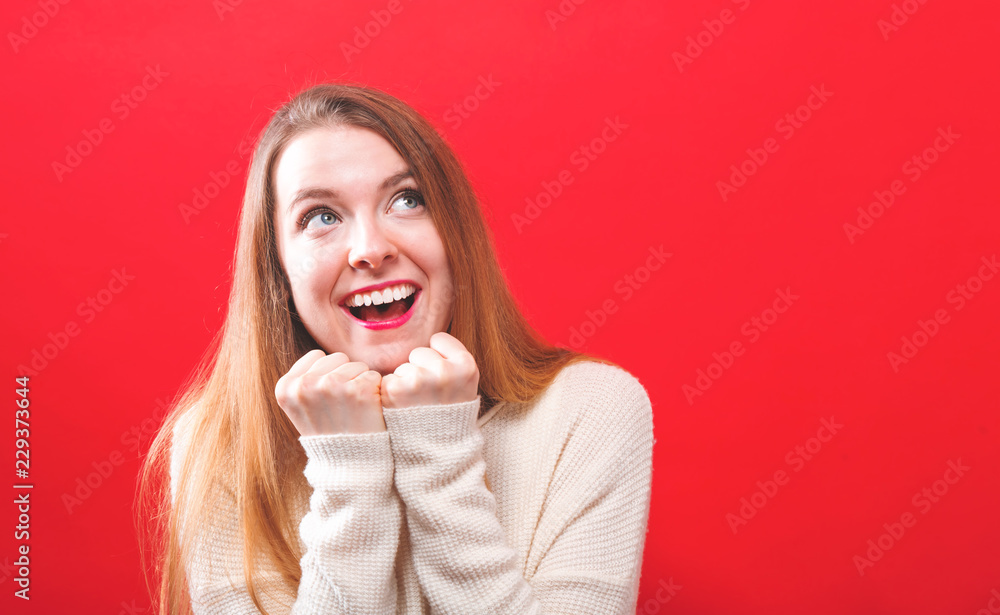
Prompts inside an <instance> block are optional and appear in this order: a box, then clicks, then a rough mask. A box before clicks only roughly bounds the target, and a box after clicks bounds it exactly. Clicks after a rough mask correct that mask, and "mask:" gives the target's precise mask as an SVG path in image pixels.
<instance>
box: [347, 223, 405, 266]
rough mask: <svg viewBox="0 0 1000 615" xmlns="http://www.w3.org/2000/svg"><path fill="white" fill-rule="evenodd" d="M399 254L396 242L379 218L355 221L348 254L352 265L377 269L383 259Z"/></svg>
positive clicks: (392, 257)
mask: <svg viewBox="0 0 1000 615" xmlns="http://www.w3.org/2000/svg"><path fill="white" fill-rule="evenodd" d="M397 254H398V250H397V248H396V245H395V243H394V242H393V241H392V240H391V238H390V237H389V235H388V234H387V233H386V232H385V229H384V228H382V225H381V223H380V222H379V221H378V220H361V219H358V220H356V221H355V225H354V228H353V229H352V232H351V249H350V254H349V255H348V261H349V262H350V264H351V267H354V268H355V269H364V268H366V267H367V268H372V269H377V268H378V267H381V266H382V261H384V260H385V259H387V258H388V259H394V258H396V255H397Z"/></svg>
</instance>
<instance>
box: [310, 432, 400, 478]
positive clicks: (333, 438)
mask: <svg viewBox="0 0 1000 615" xmlns="http://www.w3.org/2000/svg"><path fill="white" fill-rule="evenodd" d="M299 443H301V444H302V448H304V449H305V451H306V457H307V461H306V467H305V472H304V473H305V476H306V479H307V480H308V481H309V484H310V485H311V486H312V487H313V488H320V487H331V486H332V485H333V484H337V485H340V486H346V485H349V484H355V483H356V484H359V485H363V484H366V483H367V484H368V485H369V486H372V484H378V483H382V484H391V483H392V474H393V463H392V449H391V448H390V446H389V434H388V432H385V431H382V432H377V433H363V434H320V435H316V436H300V437H299Z"/></svg>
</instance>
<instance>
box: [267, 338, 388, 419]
mask: <svg viewBox="0 0 1000 615" xmlns="http://www.w3.org/2000/svg"><path fill="white" fill-rule="evenodd" d="M381 382H382V376H381V375H380V374H379V373H378V372H376V371H374V370H370V369H368V366H367V365H366V364H364V363H361V362H359V361H353V362H352V361H350V360H349V359H348V358H347V355H346V354H344V353H342V352H335V353H333V354H330V355H328V354H325V353H324V352H323V351H322V350H319V349H316V350H310V351H309V352H307V353H306V354H304V355H302V357H301V358H300V359H299V360H298V361H296V362H295V365H293V366H292V368H291V369H290V370H288V373H287V374H285V375H284V376H282V377H281V378H279V379H278V383H277V384H276V385H275V387H274V396H275V398H277V400H278V405H279V406H281V409H282V410H284V411H285V414H287V415H288V418H289V419H291V421H292V424H293V425H295V428H296V429H298V430H299V434H300V435H303V436H316V435H320V434H336V433H372V432H378V431H385V421H384V420H383V419H382V401H381V398H380V391H379V389H380V386H381Z"/></svg>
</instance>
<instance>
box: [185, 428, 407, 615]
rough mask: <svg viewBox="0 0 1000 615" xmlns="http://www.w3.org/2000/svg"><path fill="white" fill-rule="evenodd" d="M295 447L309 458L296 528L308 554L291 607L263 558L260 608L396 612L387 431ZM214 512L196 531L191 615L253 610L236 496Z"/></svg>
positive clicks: (396, 509)
mask: <svg viewBox="0 0 1000 615" xmlns="http://www.w3.org/2000/svg"><path fill="white" fill-rule="evenodd" d="M175 434H176V432H175ZM175 442H177V439H176V436H175ZM299 442H300V443H301V444H302V446H303V448H304V449H305V451H306V455H307V462H306V467H305V472H304V473H305V477H306V479H307V481H308V482H309V484H310V486H311V487H312V488H313V492H312V495H311V496H310V498H309V509H308V512H306V514H305V516H304V517H303V518H302V521H301V522H300V524H299V534H300V536H301V538H302V542H303V544H304V545H305V548H306V550H305V553H304V555H303V557H302V559H301V560H300V565H301V568H302V577H301V579H300V582H299V586H298V589H297V594H296V596H295V598H294V603H293V604H291V610H290V611H289V604H288V602H289V601H290V600H291V597H289V596H288V595H287V594H286V593H282V591H281V587H280V575H279V574H278V573H277V571H276V570H274V569H273V568H272V567H270V566H269V565H268V562H262V565H261V568H260V573H261V574H260V580H261V586H262V589H263V590H264V591H263V593H261V594H259V595H260V598H261V600H262V602H263V605H264V607H265V609H267V611H268V612H271V613H279V612H280V613H288V612H291V613H292V614H293V615H298V614H306V613H309V614H314V613H351V614H354V613H378V614H384V613H392V612H395V608H396V579H395V570H394V565H395V557H396V549H397V547H398V543H399V532H400V527H401V525H402V510H401V504H400V501H399V497H398V495H397V494H396V492H395V487H394V485H393V464H392V455H391V452H390V448H389V439H388V434H386V433H385V432H383V433H378V434H360V435H355V434H351V435H322V436H307V437H301V438H300V439H299ZM185 448H186V442H184V441H181V442H179V444H178V446H175V447H174V449H173V450H172V453H171V494H172V497H174V498H175V499H176V485H177V479H178V476H179V472H180V469H181V456H182V455H183V454H184V450H185ZM215 508H216V510H215V511H214V514H213V515H212V517H213V522H212V525H211V527H210V528H199V535H198V536H197V537H196V540H195V543H194V552H193V554H192V561H190V562H189V563H188V565H187V567H186V570H187V575H188V588H189V592H190V596H191V606H192V610H193V612H194V613H195V615H202V614H205V615H207V614H209V613H211V614H213V615H217V614H218V615H230V614H232V615H236V614H240V615H244V614H246V613H256V612H258V609H257V608H256V607H255V606H254V604H253V601H252V600H251V598H250V593H249V591H248V589H247V586H246V581H245V578H244V575H243V568H242V557H243V539H244V535H243V532H242V530H241V528H240V523H239V518H240V514H239V511H238V508H237V506H236V500H235V497H234V495H233V493H232V492H231V491H229V490H222V491H221V492H220V493H218V494H217V495H216V503H215ZM206 529H207V531H206ZM269 589H270V590H272V593H268V590H269ZM285 591H287V590H285Z"/></svg>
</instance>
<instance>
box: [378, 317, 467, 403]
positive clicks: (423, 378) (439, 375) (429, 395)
mask: <svg viewBox="0 0 1000 615" xmlns="http://www.w3.org/2000/svg"><path fill="white" fill-rule="evenodd" d="M409 359H410V360H409V363H403V364H402V365H400V366H399V367H397V368H396V371H394V372H393V373H391V374H386V375H385V376H383V378H382V390H381V394H382V407H384V408H409V407H411V406H429V405H443V404H456V403H459V402H464V401H472V400H474V399H476V396H477V395H478V394H479V368H478V367H477V366H476V360H475V359H474V358H473V356H472V354H471V353H470V352H469V351H468V350H466V348H465V346H464V345H463V344H462V342H460V341H458V340H457V339H455V338H454V337H452V336H451V335H449V334H447V333H444V332H441V333H435V334H434V335H432V336H431V339H430V348H427V347H420V348H414V349H413V351H412V352H410V356H409Z"/></svg>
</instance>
